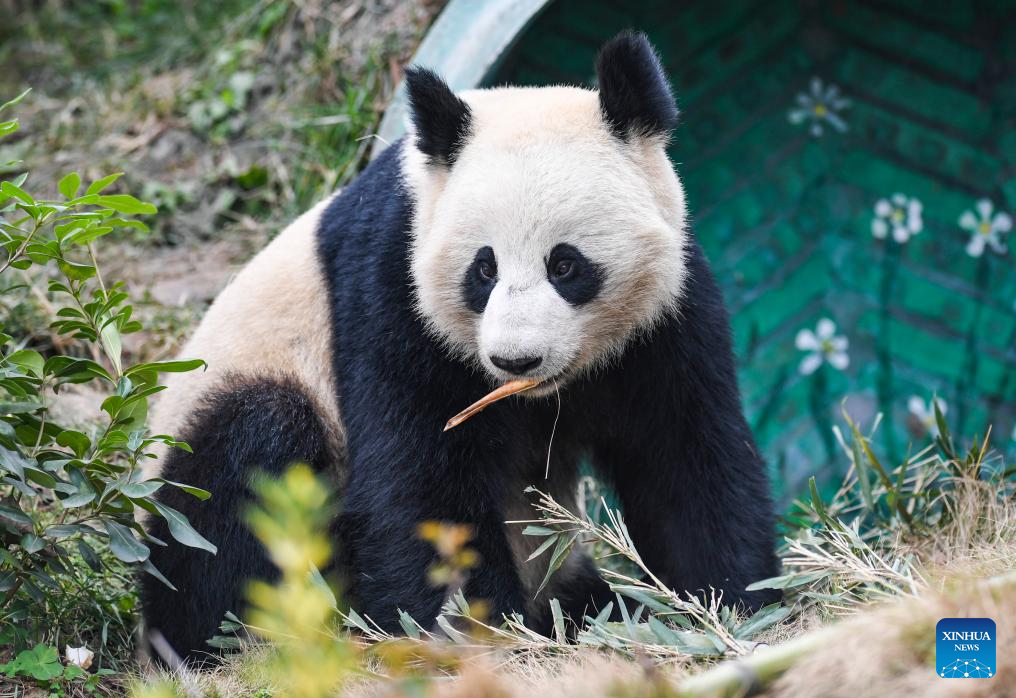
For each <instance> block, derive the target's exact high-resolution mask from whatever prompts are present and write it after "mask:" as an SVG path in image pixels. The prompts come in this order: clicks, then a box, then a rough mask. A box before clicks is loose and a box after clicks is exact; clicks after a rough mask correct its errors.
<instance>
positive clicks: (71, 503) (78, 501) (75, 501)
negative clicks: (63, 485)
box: [60, 490, 95, 509]
mask: <svg viewBox="0 0 1016 698" xmlns="http://www.w3.org/2000/svg"><path fill="white" fill-rule="evenodd" d="M94 500H95V492H89V491H87V490H85V491H83V492H78V493H77V494H72V495H71V496H70V497H67V498H66V499H61V500H60V506H62V507H63V508H64V509H73V508H74V507H83V506H85V505H86V504H90V503H91V502H93V501H94Z"/></svg>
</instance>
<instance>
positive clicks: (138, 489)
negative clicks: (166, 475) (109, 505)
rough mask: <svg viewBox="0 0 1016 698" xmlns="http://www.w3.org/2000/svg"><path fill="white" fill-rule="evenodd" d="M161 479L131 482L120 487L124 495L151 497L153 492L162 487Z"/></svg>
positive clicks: (140, 497)
mask: <svg viewBox="0 0 1016 698" xmlns="http://www.w3.org/2000/svg"><path fill="white" fill-rule="evenodd" d="M162 484H163V483H162V481H160V480H145V481H144V482H131V483H128V484H126V485H124V486H123V487H121V488H120V491H121V492H123V493H124V494H125V495H126V496H128V497H132V498H137V499H144V498H145V497H151V496H152V495H153V494H155V492H156V491H158V489H159V488H160V487H162Z"/></svg>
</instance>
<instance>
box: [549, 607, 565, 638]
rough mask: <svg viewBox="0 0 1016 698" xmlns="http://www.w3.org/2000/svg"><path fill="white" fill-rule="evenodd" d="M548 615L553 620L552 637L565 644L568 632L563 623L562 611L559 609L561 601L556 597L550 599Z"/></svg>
mask: <svg viewBox="0 0 1016 698" xmlns="http://www.w3.org/2000/svg"><path fill="white" fill-rule="evenodd" d="M550 615H551V618H553V620H554V639H555V640H557V641H558V642H560V643H561V644H566V643H567V642H568V633H567V631H566V629H565V625H564V612H563V611H562V610H561V602H560V601H558V600H557V599H551V600H550Z"/></svg>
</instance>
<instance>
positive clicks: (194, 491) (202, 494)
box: [155, 477, 212, 502]
mask: <svg viewBox="0 0 1016 698" xmlns="http://www.w3.org/2000/svg"><path fill="white" fill-rule="evenodd" d="M155 479H156V480H158V481H159V482H164V483H166V484H167V485H172V486H173V487H176V488H177V489H181V490H183V491H184V492H186V493H187V494H191V495H194V496H195V497H197V498H198V499H200V500H201V501H202V502H203V501H205V500H206V499H208V498H209V497H211V496H212V493H211V492H209V491H208V490H203V489H201V488H200V487H195V486H194V485H185V484H183V483H182V482H173V481H172V480H167V479H165V478H161V477H159V478H155Z"/></svg>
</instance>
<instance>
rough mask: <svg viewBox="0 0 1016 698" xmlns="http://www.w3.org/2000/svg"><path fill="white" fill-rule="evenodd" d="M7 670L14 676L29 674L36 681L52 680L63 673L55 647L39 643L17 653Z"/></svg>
mask: <svg viewBox="0 0 1016 698" xmlns="http://www.w3.org/2000/svg"><path fill="white" fill-rule="evenodd" d="M7 671H8V673H9V674H12V675H14V676H18V675H21V676H31V677H32V678H33V679H35V680H36V681H52V680H53V679H55V678H57V677H58V676H60V675H61V674H63V665H62V664H61V663H60V655H59V654H58V653H57V651H56V649H55V648H53V647H49V646H48V645H42V644H39V645H36V646H35V647H33V648H32V649H30V650H24V651H23V652H21V653H20V654H18V656H17V657H16V658H15V659H14V661H13V662H11V663H10V664H9V665H8V670H7Z"/></svg>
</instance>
